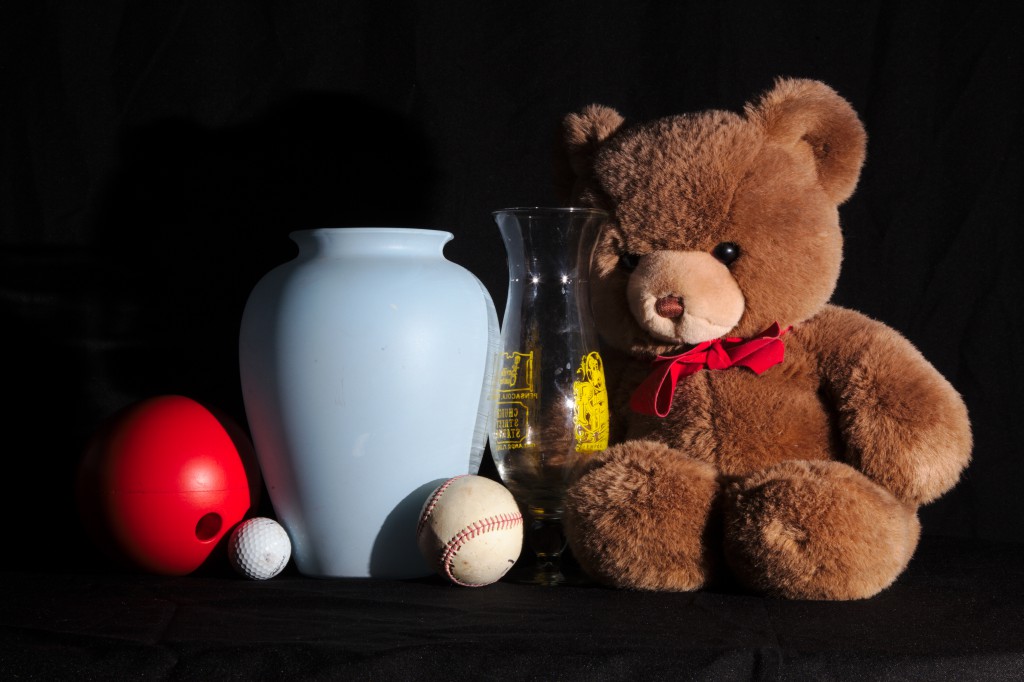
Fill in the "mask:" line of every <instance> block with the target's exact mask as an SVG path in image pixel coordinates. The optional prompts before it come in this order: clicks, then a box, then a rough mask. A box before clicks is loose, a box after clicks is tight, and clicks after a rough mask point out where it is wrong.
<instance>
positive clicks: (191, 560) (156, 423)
mask: <svg viewBox="0 0 1024 682" xmlns="http://www.w3.org/2000/svg"><path fill="white" fill-rule="evenodd" d="M254 463H255V458H254V457H253V454H252V446H251V444H250V443H249V442H248V439H247V438H246V437H245V435H244V434H243V433H242V431H241V429H240V428H238V426H237V425H236V424H234V423H233V422H231V421H230V420H228V419H227V418H226V417H223V416H221V417H218V416H215V415H214V413H213V412H211V411H210V410H208V409H207V408H205V407H204V406H202V405H201V404H199V403H198V402H196V401H194V400H192V399H191V398H186V397H183V396H174V395H168V396H159V397H156V398H150V399H148V400H144V401H142V402H140V403H137V404H135V405H133V406H132V407H130V408H128V409H127V410H125V411H124V412H122V413H120V414H118V415H117V416H115V417H114V418H113V419H112V420H111V421H110V422H109V423H108V424H107V425H106V426H105V427H104V428H102V429H101V430H100V431H99V432H98V433H97V434H96V436H95V438H94V439H93V442H92V443H91V445H90V447H89V448H88V450H87V452H86V454H85V456H84V458H83V460H82V466H81V469H80V472H79V480H78V485H79V491H78V492H79V500H80V502H81V504H82V508H83V513H84V516H85V517H86V519H85V520H86V522H87V524H88V525H89V526H90V527H91V528H90V529H91V531H92V533H93V536H94V537H95V538H96V539H97V540H98V541H99V542H100V543H101V544H102V545H104V546H105V547H106V548H107V549H108V550H112V551H113V553H114V554H116V555H118V556H119V557H121V558H123V559H127V560H128V561H129V562H131V563H133V564H135V565H136V566H138V567H140V568H143V569H145V570H148V571H152V572H154V573H161V574H165V575H185V574H187V573H191V572H192V571H194V570H195V569H197V568H198V567H199V566H200V565H202V564H203V562H204V561H206V559H207V558H208V557H209V556H210V553H211V552H212V551H213V550H214V548H215V547H216V546H217V543H218V542H219V541H220V539H221V538H222V537H223V536H224V535H225V533H227V532H229V531H230V530H231V529H232V528H233V527H234V526H235V525H236V524H237V523H238V522H240V521H241V520H242V519H243V518H245V516H246V514H247V512H248V511H249V509H250V506H251V505H252V504H253V503H254V502H255V499H254V493H255V491H256V490H258V488H257V487H256V481H257V480H258V469H257V468H255V464H254ZM247 470H248V471H247Z"/></svg>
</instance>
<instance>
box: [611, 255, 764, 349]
mask: <svg viewBox="0 0 1024 682" xmlns="http://www.w3.org/2000/svg"><path fill="white" fill-rule="evenodd" d="M626 288H627V292H626V296H627V299H628V301H629V307H630V311H631V312H632V313H633V317H634V318H635V319H636V321H637V323H638V324H639V325H640V326H641V327H642V328H643V329H644V331H646V332H647V333H648V334H650V335H651V336H652V337H654V338H655V339H657V340H659V341H663V342H665V341H667V342H669V343H672V344H697V343H702V342H704V341H710V340H712V339H717V338H719V337H722V336H725V335H726V334H728V333H729V332H730V331H731V330H732V329H733V328H734V327H735V326H736V325H737V324H738V323H739V321H740V318H741V317H742V316H743V311H744V310H745V308H746V301H745V300H744V298H743V292H742V291H740V287H739V285H738V284H737V283H736V280H735V279H733V276H732V273H731V272H730V271H729V268H727V267H726V266H725V265H723V264H722V263H721V261H719V260H717V259H716V258H715V257H714V256H712V255H711V254H709V253H704V252H701V251H655V252H653V253H649V254H646V255H644V256H643V257H641V258H640V260H639V262H638V263H637V266H636V269H634V270H633V272H632V273H630V276H629V282H628V284H627V287H626Z"/></svg>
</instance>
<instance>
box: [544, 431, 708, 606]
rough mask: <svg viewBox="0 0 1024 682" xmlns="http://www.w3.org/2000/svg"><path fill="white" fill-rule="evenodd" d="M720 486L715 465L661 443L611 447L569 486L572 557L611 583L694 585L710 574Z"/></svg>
mask: <svg viewBox="0 0 1024 682" xmlns="http://www.w3.org/2000/svg"><path fill="white" fill-rule="evenodd" d="M719 490H720V485H719V482H718V475H717V472H716V471H715V469H714V468H713V467H711V466H710V465H708V464H705V463H703V462H698V461H696V460H693V459H690V458H688V457H686V456H685V455H683V454H682V453H680V452H679V451H678V450H674V449H672V448H669V447H668V446H666V445H663V444H661V443H657V442H654V441H630V442H628V443H623V444H620V445H616V446H613V447H611V448H609V449H608V450H606V451H605V452H603V453H601V454H600V455H597V456H596V457H595V459H594V460H592V461H591V462H590V463H589V465H588V467H587V468H586V470H585V471H584V472H583V473H582V474H581V475H580V476H579V477H578V478H577V479H576V481H575V482H574V483H573V484H572V485H571V486H570V487H569V490H568V493H567V499H566V512H565V519H564V522H565V523H564V525H565V530H566V537H567V538H568V540H569V546H570V548H571V549H572V552H573V556H574V557H575V558H576V560H577V561H578V562H579V564H580V566H582V567H583V569H584V570H585V571H586V572H587V573H588V574H589V575H590V576H591V577H593V578H594V579H595V580H598V581H599V582H602V583H605V584H608V585H612V586H615V587H624V588H632V589H641V590H669V591H690V590H695V589H697V588H699V587H701V586H703V585H704V584H705V583H706V581H707V578H708V576H709V575H710V574H711V568H712V564H713V561H712V558H711V555H710V553H709V552H708V550H707V547H708V545H709V543H708V542H707V541H706V537H705V536H706V533H707V526H708V521H709V519H710V517H711V512H712V508H713V506H714V504H715V502H716V499H717V496H718V493H719Z"/></svg>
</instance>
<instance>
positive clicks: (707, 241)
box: [564, 79, 866, 355]
mask: <svg viewBox="0 0 1024 682" xmlns="http://www.w3.org/2000/svg"><path fill="white" fill-rule="evenodd" d="M564 123H565V141H566V143H567V145H568V158H569V162H570V166H571V170H572V179H571V183H572V187H571V190H570V195H571V196H570V201H571V202H572V203H574V204H577V205H589V206H596V207H600V208H604V209H606V210H608V211H609V212H610V213H611V215H612V222H611V224H610V225H609V226H608V227H607V228H606V229H605V231H604V233H603V234H602V236H601V239H600V241H599V243H598V245H597V248H596V251H595V256H594V272H593V274H592V278H591V296H592V303H593V308H594V315H595V318H596V321H597V324H598V327H599V329H600V331H601V334H602V336H603V338H604V339H605V340H606V341H607V342H609V343H611V344H612V345H613V346H616V347H618V348H619V349H621V350H624V351H628V352H632V353H637V354H641V355H650V354H655V353H665V352H668V351H669V350H671V349H676V348H678V347H680V346H685V345H690V344H697V343H700V342H702V341H708V340H711V339H716V338H720V337H724V336H738V337H749V336H753V335H756V334H757V333H758V332H761V331H764V330H765V329H767V328H768V327H770V326H771V325H772V323H773V322H779V323H780V324H781V325H782V326H783V327H785V326H787V325H791V324H797V323H799V322H801V321H803V320H806V319H808V318H810V317H811V316H813V315H814V314H815V313H816V312H818V311H819V310H821V308H822V307H823V306H824V305H825V304H826V303H827V302H828V300H829V298H830V297H831V295H832V292H833V290H834V288H835V284H836V280H837V278H838V276H839V266H840V261H841V259H842V235H841V233H840V229H839V218H838V210H837V207H838V206H839V205H840V204H841V203H843V202H844V201H845V200H846V199H847V198H848V197H849V196H850V195H851V194H852V193H853V190H854V187H855V186H856V184H857V179H858V177H859V175H860V169H861V166H862V164H863V162H864V154H865V142H866V136H865V133H864V127H863V125H862V124H861V122H860V120H859V119H858V118H857V115H856V113H855V112H854V110H853V108H852V107H851V106H850V105H849V103H847V102H846V101H845V100H844V99H842V98H841V97H840V96H839V95H838V94H836V93H835V92H834V91H833V90H832V89H831V88H829V87H828V86H826V85H824V84H822V83H819V82H817V81H809V80H792V79H780V80H778V81H777V82H776V84H775V86H774V87H773V88H772V89H771V90H770V91H768V92H767V93H765V94H764V95H763V96H762V97H761V98H760V99H759V100H757V101H755V102H751V103H749V104H747V106H746V107H745V110H744V112H743V114H742V115H738V114H735V113H731V112H726V111H705V112H700V113H694V114H684V115H680V116H670V117H667V118H663V119H659V120H655V121H653V122H649V123H644V124H639V125H627V124H625V123H624V121H623V118H622V117H621V116H620V115H619V114H618V113H616V112H615V111H614V110H612V109H609V108H608V107H604V106H600V105H592V106H590V107H587V108H586V109H584V110H583V111H582V112H580V113H578V114H570V115H568V116H567V117H566V119H565V121H564Z"/></svg>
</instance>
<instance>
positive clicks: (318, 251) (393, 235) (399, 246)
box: [289, 227, 452, 258]
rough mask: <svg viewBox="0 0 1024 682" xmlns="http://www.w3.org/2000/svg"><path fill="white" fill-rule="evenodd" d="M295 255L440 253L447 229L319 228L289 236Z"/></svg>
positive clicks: (449, 238) (448, 234)
mask: <svg viewBox="0 0 1024 682" xmlns="http://www.w3.org/2000/svg"><path fill="white" fill-rule="evenodd" d="M289 236H290V237H291V239H292V241H294V242H295V243H296V244H298V246H299V257H300V258H308V257H313V256H321V257H324V256H326V257H330V256H353V255H361V254H362V255H382V254H387V255H388V256H392V257H401V256H412V257H423V256H441V255H442V251H443V250H444V245H445V244H447V243H448V242H449V241H451V239H452V234H451V233H450V232H445V231H442V230H425V229H419V228H412V227H322V228H317V229H313V230H299V231H298V232H293V233H291V235H289Z"/></svg>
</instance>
